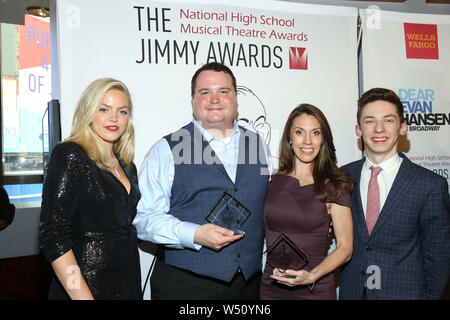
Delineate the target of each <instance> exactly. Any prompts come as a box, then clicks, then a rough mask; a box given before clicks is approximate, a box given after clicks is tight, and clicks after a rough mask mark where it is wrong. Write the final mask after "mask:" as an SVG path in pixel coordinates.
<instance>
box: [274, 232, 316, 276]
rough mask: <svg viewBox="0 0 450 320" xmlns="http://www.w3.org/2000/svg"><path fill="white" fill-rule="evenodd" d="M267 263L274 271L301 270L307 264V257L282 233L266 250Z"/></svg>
mask: <svg viewBox="0 0 450 320" xmlns="http://www.w3.org/2000/svg"><path fill="white" fill-rule="evenodd" d="M267 263H268V264H269V265H270V266H271V267H272V268H274V269H275V268H278V269H282V270H287V269H291V270H301V269H303V267H304V266H306V265H307V264H308V263H309V257H308V256H307V254H306V253H304V252H303V251H302V250H301V249H299V248H298V247H297V246H296V245H295V243H294V242H293V241H292V240H291V239H289V237H288V236H287V235H286V234H285V233H284V232H282V233H281V234H280V235H279V236H278V238H277V239H276V240H275V241H274V242H273V243H272V245H271V246H270V247H269V249H268V250H267ZM282 276H283V277H291V276H289V275H282Z"/></svg>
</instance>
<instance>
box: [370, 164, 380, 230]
mask: <svg viewBox="0 0 450 320" xmlns="http://www.w3.org/2000/svg"><path fill="white" fill-rule="evenodd" d="M370 170H372V174H371V176H370V181H369V191H368V192H367V208H366V223H367V230H368V231H369V235H370V233H371V232H372V230H373V227H374V226H375V223H376V222H377V219H378V216H379V215H380V187H379V186H378V180H377V177H378V174H379V173H380V172H381V168H380V167H374V166H371V167H370Z"/></svg>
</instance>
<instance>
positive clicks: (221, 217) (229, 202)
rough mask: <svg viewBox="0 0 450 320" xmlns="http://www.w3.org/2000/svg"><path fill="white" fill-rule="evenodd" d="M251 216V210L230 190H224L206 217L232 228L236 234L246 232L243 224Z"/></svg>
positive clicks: (222, 225) (219, 224)
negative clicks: (231, 193) (230, 192)
mask: <svg viewBox="0 0 450 320" xmlns="http://www.w3.org/2000/svg"><path fill="white" fill-rule="evenodd" d="M249 216H250V211H249V210H248V209H247V208H245V207H244V206H243V205H242V204H241V203H240V202H239V201H238V200H236V199H235V198H233V196H231V195H230V194H229V193H228V192H226V191H225V192H224V193H223V194H222V196H221V197H220V198H219V200H218V201H217V203H216V205H215V206H214V207H213V208H212V210H211V212H210V213H209V214H208V216H207V217H206V220H207V221H208V222H210V223H213V224H215V225H218V226H220V227H224V228H227V229H230V230H232V231H233V232H234V234H245V231H243V230H241V229H240V228H241V226H242V225H243V224H244V222H245V220H247V218H248V217H249Z"/></svg>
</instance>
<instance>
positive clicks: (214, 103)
mask: <svg viewBox="0 0 450 320" xmlns="http://www.w3.org/2000/svg"><path fill="white" fill-rule="evenodd" d="M191 102H192V111H193V113H194V118H195V120H197V121H198V122H199V123H200V125H201V126H202V127H203V128H205V129H206V130H208V129H218V130H222V131H224V130H226V129H232V128H233V120H234V118H235V116H236V113H237V98H236V92H235V90H234V88H233V82H232V79H231V76H230V75H229V74H226V73H225V72H217V71H213V70H207V71H203V72H201V73H200V74H199V75H198V78H197V83H196V87H195V90H194V94H193V96H192V101H191Z"/></svg>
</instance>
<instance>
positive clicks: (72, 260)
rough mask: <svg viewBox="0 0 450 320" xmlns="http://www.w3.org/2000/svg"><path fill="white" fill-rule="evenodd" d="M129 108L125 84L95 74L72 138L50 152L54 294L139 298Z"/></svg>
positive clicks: (45, 241) (46, 190)
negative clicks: (133, 222) (96, 78)
mask: <svg viewBox="0 0 450 320" xmlns="http://www.w3.org/2000/svg"><path fill="white" fill-rule="evenodd" d="M132 111H133V106H132V102H131V98H130V93H129V91H128V89H127V87H126V86H125V84H123V83H122V82H120V81H118V80H115V79H110V78H103V79H98V80H96V81H94V82H92V83H91V84H90V85H89V86H88V87H87V88H86V90H85V91H84V93H83V95H82V97H81V99H80V101H79V104H78V107H77V109H76V111H75V114H74V118H73V123H72V133H71V136H70V137H69V138H68V139H67V140H66V141H65V142H63V143H60V144H58V145H56V146H55V148H54V150H53V151H52V154H51V158H50V161H49V163H48V167H47V169H46V173H45V178H44V186H43V194H42V211H41V225H40V247H41V249H42V251H43V253H44V255H45V256H46V258H47V259H48V260H49V262H51V265H52V267H53V270H54V271H55V274H56V278H55V279H53V281H52V284H51V287H50V293H49V298H50V299H68V298H71V299H141V298H142V294H141V281H140V267H139V253H138V247H137V237H136V230H135V228H134V226H133V225H132V224H131V222H132V221H133V218H134V216H135V215H136V204H137V202H138V200H139V198H140V193H139V188H138V183H137V172H136V167H135V165H134V163H133V161H132V160H133V157H134V129H133V124H132V121H131V115H132Z"/></svg>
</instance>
